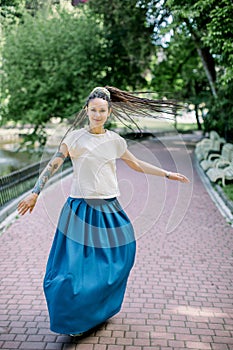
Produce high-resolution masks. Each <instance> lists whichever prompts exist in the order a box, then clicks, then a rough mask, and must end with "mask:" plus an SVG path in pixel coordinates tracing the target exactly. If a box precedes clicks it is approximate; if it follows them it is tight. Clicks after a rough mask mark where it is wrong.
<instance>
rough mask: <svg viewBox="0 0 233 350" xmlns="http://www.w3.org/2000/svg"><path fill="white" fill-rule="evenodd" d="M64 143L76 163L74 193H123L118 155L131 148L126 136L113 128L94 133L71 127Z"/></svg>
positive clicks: (97, 195) (110, 195)
mask: <svg viewBox="0 0 233 350" xmlns="http://www.w3.org/2000/svg"><path fill="white" fill-rule="evenodd" d="M62 143H65V144H66V145H67V147H68V151H69V154H70V157H71V161H72V164H73V170H74V173H73V181H72V186H71V193H70V196H71V197H74V198H113V197H117V196H119V194H120V192H119V188H118V182H117V176H116V159H117V158H120V157H121V156H122V155H123V153H124V152H125V151H126V149H127V143H126V141H125V140H124V139H123V137H121V136H120V135H118V134H117V133H115V132H113V131H110V130H107V131H106V132H105V133H104V134H92V133H90V132H89V131H88V130H87V129H86V128H82V129H79V130H74V131H71V132H70V133H69V134H68V135H67V136H66V137H65V139H64V140H63V141H62Z"/></svg>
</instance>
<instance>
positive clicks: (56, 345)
mask: <svg viewBox="0 0 233 350" xmlns="http://www.w3.org/2000/svg"><path fill="white" fill-rule="evenodd" d="M131 149H132V151H133V152H135V153H137V154H139V155H140V157H141V158H143V159H145V160H148V161H153V162H154V163H155V164H161V166H163V167H165V168H167V169H170V170H175V169H176V167H177V169H178V171H179V172H183V173H185V174H187V175H188V176H189V177H190V178H191V179H192V182H191V184H189V185H184V184H178V183H176V182H172V181H168V180H167V181H166V180H164V179H162V178H157V177H152V176H147V177H146V176H145V175H143V174H138V173H135V172H133V171H131V170H130V169H129V168H127V167H126V166H125V165H124V164H123V163H122V162H120V161H119V164H118V169H119V180H120V187H121V192H122V196H121V197H120V201H121V203H122V204H123V206H124V207H125V209H126V211H127V213H128V214H129V216H130V218H131V220H132V221H133V224H134V226H135V230H136V233H137V238H138V240H137V245H138V249H137V259H136V263H135V266H134V269H133V271H132V273H131V276H130V279H129V283H128V288H127V292H126V295H125V300H124V304H123V307H122V310H121V312H120V313H118V314H117V315H116V316H115V317H113V318H112V319H110V320H109V321H108V322H107V323H106V324H105V325H103V326H102V327H101V328H100V329H98V330H97V331H95V332H93V333H92V334H90V335H89V336H88V337H86V338H84V339H79V340H76V341H72V340H71V339H70V337H69V336H66V335H59V334H55V333H52V332H50V330H49V322H48V313H47V309H46V304H45V299H44V296H43V292H42V280H43V274H44V270H45V265H46V259H47V256H48V252H49V249H50V246H51V242H52V238H53V234H54V229H55V225H56V220H57V217H58V214H59V210H60V208H61V206H62V203H63V201H64V198H65V197H66V195H67V194H68V191H69V186H70V177H67V178H66V179H65V180H64V181H62V182H59V183H57V184H54V185H52V186H50V187H49V188H48V189H47V190H45V191H44V192H43V193H42V195H41V198H40V200H39V201H38V204H37V207H36V208H35V211H34V213H33V214H28V215H26V216H25V217H22V218H20V219H18V220H16V221H15V223H14V224H13V225H12V226H10V227H9V228H8V230H7V231H5V232H4V233H3V235H2V236H1V237H0V242H1V246H0V259H1V270H0V275H1V285H0V308H1V312H0V331H1V334H0V348H1V349H23V350H24V349H30V350H32V349H36V350H39V349H47V350H49V349H56V350H58V349H62V350H73V349H77V350H152V349H153V350H157V349H158V350H166V349H169V350H171V349H174V350H175V349H176V350H178V349H179V350H181V349H200V350H201V349H213V350H227V349H233V285H232V282H233V268H232V265H233V253H232V251H233V229H232V227H230V226H229V225H228V224H227V223H226V221H225V219H224V218H223V217H222V216H221V215H220V213H219V211H218V209H217V208H216V206H215V204H214V203H213V202H212V200H211V199H210V197H209V195H208V193H207V192H206V190H205V188H204V187H203V184H202V182H201V180H200V178H199V176H198V175H197V173H196V171H195V169H193V167H192V162H191V158H190V157H192V150H193V143H192V140H189V141H188V142H187V149H186V148H185V147H184V144H183V142H182V140H179V139H173V140H172V139H169V138H168V139H167V140H166V139H164V141H163V143H162V142H155V141H144V142H142V143H140V144H135V145H132V146H131Z"/></svg>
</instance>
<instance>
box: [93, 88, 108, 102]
mask: <svg viewBox="0 0 233 350" xmlns="http://www.w3.org/2000/svg"><path fill="white" fill-rule="evenodd" d="M95 92H102V93H103V94H105V95H107V96H108V98H109V100H110V99H111V95H110V92H109V91H108V89H106V88H104V87H101V86H97V87H96V88H94V89H93V90H92V92H91V95H92V94H93V93H95Z"/></svg>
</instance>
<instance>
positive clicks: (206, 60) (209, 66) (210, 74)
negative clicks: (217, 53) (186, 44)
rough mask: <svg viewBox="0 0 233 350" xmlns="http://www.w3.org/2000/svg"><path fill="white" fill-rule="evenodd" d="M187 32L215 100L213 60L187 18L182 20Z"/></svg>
mask: <svg viewBox="0 0 233 350" xmlns="http://www.w3.org/2000/svg"><path fill="white" fill-rule="evenodd" d="M184 21H185V23H186V25H187V27H188V30H189V32H190V34H191V36H192V38H193V41H194V44H195V46H196V49H197V53H198V55H199V57H200V59H201V61H202V64H203V68H204V70H205V74H206V77H207V79H208V82H209V85H210V89H211V92H212V95H213V96H214V97H215V98H217V97H218V95H217V91H216V88H215V80H216V71H215V65H214V59H213V56H212V55H211V53H210V52H209V49H208V48H207V47H202V44H201V41H200V39H199V36H198V34H197V33H196V32H195V30H194V29H193V28H192V25H191V24H190V22H189V20H188V19H187V18H185V19H184Z"/></svg>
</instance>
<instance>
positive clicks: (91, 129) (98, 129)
mask: <svg viewBox="0 0 233 350" xmlns="http://www.w3.org/2000/svg"><path fill="white" fill-rule="evenodd" d="M88 131H89V132H90V133H91V134H104V133H105V132H106V130H105V129H104V127H103V126H100V127H91V126H90V125H89V127H88Z"/></svg>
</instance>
